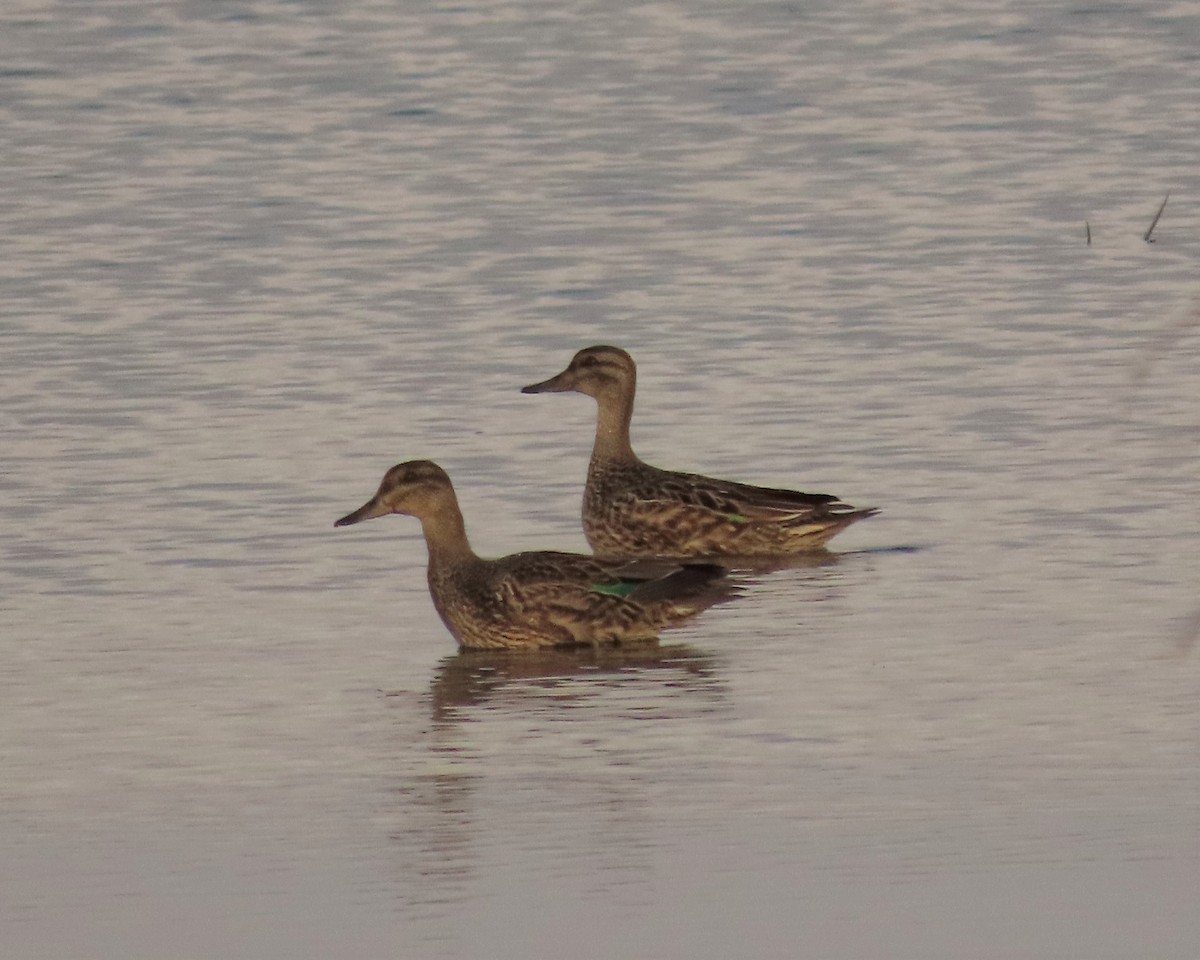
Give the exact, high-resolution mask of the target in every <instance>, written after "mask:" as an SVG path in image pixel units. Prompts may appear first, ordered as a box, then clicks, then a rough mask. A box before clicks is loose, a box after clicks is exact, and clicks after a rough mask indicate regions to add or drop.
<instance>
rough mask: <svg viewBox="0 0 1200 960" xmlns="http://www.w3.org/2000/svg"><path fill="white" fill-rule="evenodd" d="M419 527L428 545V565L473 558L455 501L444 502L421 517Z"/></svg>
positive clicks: (454, 562) (432, 565) (445, 563)
mask: <svg viewBox="0 0 1200 960" xmlns="http://www.w3.org/2000/svg"><path fill="white" fill-rule="evenodd" d="M421 529H422V530H423V531H424V533H425V543H426V545H427V546H428V547H429V565H430V567H434V566H443V565H450V564H458V563H463V562H466V561H470V560H474V559H476V557H475V552H474V551H473V550H472V549H471V543H470V541H469V540H467V528H466V524H464V523H463V515H462V511H461V510H460V509H459V508H458V503H457V501H453V500H452V501H450V502H448V503H444V504H442V505H441V507H440V508H439V509H438V510H437V512H435V513H432V514H429V515H428V516H424V517H421Z"/></svg>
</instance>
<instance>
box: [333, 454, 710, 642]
mask: <svg viewBox="0 0 1200 960" xmlns="http://www.w3.org/2000/svg"><path fill="white" fill-rule="evenodd" d="M389 513H401V514H406V515H408V516H413V517H416V518H418V519H419V520H420V521H421V526H422V529H423V530H424V533H425V541H426V544H427V546H428V548H429V574H428V575H429V592H430V595H431V596H432V597H433V605H434V607H435V608H436V609H437V612H438V614H439V615H440V616H441V618H442V621H443V622H444V623H445V624H446V627H447V628H448V629H449V631H450V632H451V633H452V634H453V635H454V638H455V639H456V640H457V641H458V643H459V645H460V646H461V647H463V648H467V649H502V648H503V649H522V648H524V649H529V648H543V647H556V646H574V645H599V644H607V643H627V642H634V641H647V640H653V639H654V638H655V637H657V635H658V633H659V632H660V631H661V630H664V629H666V628H668V627H672V626H675V625H677V624H679V623H681V622H682V621H684V620H686V619H687V618H688V617H691V616H693V615H694V614H696V613H699V612H700V611H701V610H704V609H705V608H706V607H709V606H711V605H712V604H714V603H718V602H720V601H721V600H724V599H727V598H729V597H730V596H732V594H733V587H732V584H731V583H730V581H729V580H728V578H727V577H726V574H725V570H724V569H723V568H721V567H719V566H714V565H712V564H684V565H679V564H670V565H667V564H654V565H650V564H640V565H633V564H629V563H618V564H614V563H604V562H602V561H599V560H597V559H595V558H594V557H587V556H583V555H582V554H577V553H555V552H548V551H544V552H542V551H539V552H530V553H515V554H512V555H510V556H507V557H501V558H499V559H497V560H485V559H482V558H480V557H478V556H476V555H475V553H474V551H473V550H472V549H471V545H470V543H469V541H468V540H467V533H466V528H465V526H464V524H463V518H462V512H461V511H460V510H459V506H458V498H457V497H456V496H455V494H454V487H453V486H452V485H451V483H450V478H449V477H448V476H447V475H446V472H445V471H444V470H442V468H441V467H439V466H438V465H437V464H436V463H431V462H430V461H428V460H414V461H410V462H408V463H401V464H399V465H397V466H395V467H392V469H391V470H389V471H388V472H387V474H386V475H385V476H384V478H383V482H382V483H381V484H380V486H379V490H378V492H377V493H376V494H375V496H373V497H372V498H371V499H370V500H368V501H367V502H366V503H365V504H363V505H362V506H361V507H359V508H358V509H357V510H355V511H354V512H353V513H351V514H348V515H347V516H345V517H342V519H340V520H338V521H337V523H336V524H335V526H339V527H341V526H347V525H349V524H352V523H358V522H359V521H362V520H370V519H372V518H374V517H382V516H386V515H387V514H389Z"/></svg>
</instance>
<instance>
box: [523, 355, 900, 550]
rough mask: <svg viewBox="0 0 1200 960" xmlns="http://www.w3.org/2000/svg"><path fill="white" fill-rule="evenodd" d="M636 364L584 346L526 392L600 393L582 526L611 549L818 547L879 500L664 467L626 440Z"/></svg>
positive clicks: (596, 545)
mask: <svg viewBox="0 0 1200 960" xmlns="http://www.w3.org/2000/svg"><path fill="white" fill-rule="evenodd" d="M636 387H637V368H636V366H635V365H634V362H633V358H632V357H630V356H629V354H628V353H626V352H625V351H624V350H621V349H620V348H618V347H607V346H595V347H587V348H585V349H583V350H580V351H579V352H578V353H577V354H575V356H574V358H573V359H572V360H571V363H570V365H569V366H568V367H567V369H566V370H564V371H563V372H562V373H560V374H558V375H557V376H555V377H551V378H550V379H549V380H546V381H543V382H542V383H535V384H531V385H530V386H528V387H525V388H524V389H523V391H522V392H523V393H550V392H562V391H568V390H574V391H577V392H579V393H585V394H587V395H588V396H591V397H594V398H595V400H596V402H597V404H598V407H599V414H598V417H597V421H596V442H595V445H594V446H593V448H592V459H591V463H590V464H589V465H588V476H587V486H586V487H585V489H584V494H583V531H584V534H585V535H586V536H587V539H588V543H590V544H591V545H592V549H593V550H594V551H595V552H596V554H597V555H598V556H605V557H674V558H684V557H735V556H736V557H746V558H749V557H766V556H782V555H786V554H790V553H799V552H803V551H808V550H816V549H819V548H821V547H823V546H824V545H825V543H826V542H827V541H828V540H829V538H830V537H832V536H833V535H834V534H836V533H837V532H838V531H840V530H844V529H845V528H846V527H848V526H850V524H852V523H854V522H855V521H858V520H862V519H863V518H864V517H869V516H873V515H874V514H875V513H877V512H878V511H877V510H874V509H864V510H856V509H855V508H854V507H852V506H850V505H849V504H846V503H842V502H841V501H840V500H838V498H837V497H834V496H831V495H829V494H825V493H800V492H798V491H795V490H781V489H776V488H772V487H756V486H752V485H750V484H746V483H735V482H733V481H730V480H716V479H714V478H712V477H704V476H700V475H699V474H694V473H680V472H678V471H674V470H660V469H659V468H658V467H652V466H650V464H648V463H644V462H642V461H641V460H640V459H638V457H637V456H636V455H635V454H634V452H633V448H632V447H631V446H630V443H629V423H630V420H631V419H632V417H633V397H634V392H635V390H636Z"/></svg>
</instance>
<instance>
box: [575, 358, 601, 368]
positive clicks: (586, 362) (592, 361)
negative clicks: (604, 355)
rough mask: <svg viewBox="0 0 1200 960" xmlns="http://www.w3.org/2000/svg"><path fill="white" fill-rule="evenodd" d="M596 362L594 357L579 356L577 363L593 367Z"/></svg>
mask: <svg viewBox="0 0 1200 960" xmlns="http://www.w3.org/2000/svg"><path fill="white" fill-rule="evenodd" d="M596 362H597V361H596V358H595V357H580V358H579V365H580V366H581V367H594V366H595V365H596Z"/></svg>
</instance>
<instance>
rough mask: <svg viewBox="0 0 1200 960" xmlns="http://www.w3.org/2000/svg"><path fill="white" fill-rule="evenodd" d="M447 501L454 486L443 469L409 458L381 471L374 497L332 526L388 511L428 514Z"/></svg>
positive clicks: (451, 500) (412, 514) (383, 514)
mask: <svg viewBox="0 0 1200 960" xmlns="http://www.w3.org/2000/svg"><path fill="white" fill-rule="evenodd" d="M447 501H449V502H451V503H452V502H453V501H454V487H453V486H452V485H451V483H450V478H449V477H448V476H447V475H446V471H445V470H443V469H442V468H441V467H439V466H438V465H437V464H436V463H434V462H433V461H431V460H410V461H409V462H408V463H400V464H397V465H396V466H394V467H392V469H391V470H389V471H388V472H387V473H385V474H384V475H383V482H382V483H381V484H379V490H378V491H376V493H375V496H373V497H372V498H371V499H370V500H368V501H367V502H366V503H364V504H363V505H362V506H361V507H359V508H358V509H357V510H355V511H354V512H353V513H348V514H346V516H344V517H342V519H341V520H338V521H337V522H336V523H335V524H334V526H335V527H347V526H349V525H350V524H352V523H358V522H360V521H362V520H373V519H374V518H375V517H386V516H387V515H388V514H389V513H402V514H405V515H407V516H410V517H428V516H432V515H434V514H436V513H437V512H438V511H439V510H441V509H442V508H443V506H444V505H445V504H446V503H447Z"/></svg>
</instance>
